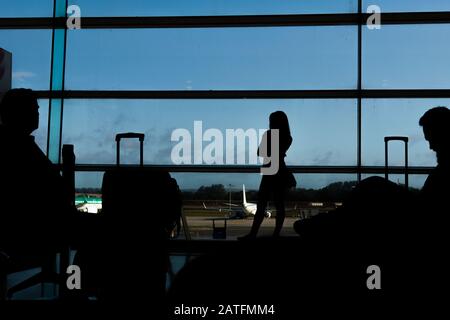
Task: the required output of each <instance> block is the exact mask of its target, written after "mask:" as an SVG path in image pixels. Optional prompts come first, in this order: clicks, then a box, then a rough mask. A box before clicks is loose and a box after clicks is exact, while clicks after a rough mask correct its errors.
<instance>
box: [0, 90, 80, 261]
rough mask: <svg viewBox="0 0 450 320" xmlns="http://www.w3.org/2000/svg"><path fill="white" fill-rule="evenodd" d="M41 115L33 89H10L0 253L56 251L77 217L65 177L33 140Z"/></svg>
mask: <svg viewBox="0 0 450 320" xmlns="http://www.w3.org/2000/svg"><path fill="white" fill-rule="evenodd" d="M38 109H39V105H38V102H37V99H36V96H35V95H34V93H33V92H32V90H29V89H12V90H10V91H8V92H7V93H6V94H5V96H4V97H3V99H2V101H1V103H0V119H1V125H0V150H1V151H0V152H1V153H0V177H1V180H0V203H1V206H2V210H1V212H0V225H1V226H2V232H0V248H1V249H2V250H4V251H6V252H7V253H9V254H11V253H14V252H19V253H23V252H24V251H26V252H32V253H34V252H37V251H41V250H53V249H54V246H55V245H57V244H62V241H65V240H64V238H65V237H67V236H68V229H69V225H68V224H67V222H68V219H69V216H70V214H73V211H72V210H73V206H72V204H71V203H70V202H69V200H68V197H67V193H66V192H65V191H64V190H65V189H64V183H63V180H62V177H61V176H60V174H59V172H58V170H57V169H55V168H54V166H53V165H52V163H51V162H50V161H49V160H48V158H47V157H46V156H45V154H44V153H43V152H42V151H41V149H40V148H39V147H38V145H37V144H36V143H35V141H34V137H33V136H32V135H31V134H32V132H33V131H35V130H36V129H37V128H38V126H39V111H38ZM66 240H67V239H66Z"/></svg>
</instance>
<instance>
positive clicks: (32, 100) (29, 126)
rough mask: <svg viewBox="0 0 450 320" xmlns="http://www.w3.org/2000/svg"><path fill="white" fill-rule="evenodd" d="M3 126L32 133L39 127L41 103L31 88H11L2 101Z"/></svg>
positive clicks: (20, 131)
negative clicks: (39, 103)
mask: <svg viewBox="0 0 450 320" xmlns="http://www.w3.org/2000/svg"><path fill="white" fill-rule="evenodd" d="M0 119H1V123H2V125H3V126H5V127H7V128H8V129H9V130H13V131H15V132H16V133H19V134H25V135H30V134H31V133H32V132H33V131H34V130H36V129H37V128H38V127H39V105H38V102H37V98H36V96H35V94H34V92H33V91H32V90H31V89H11V90H9V91H8V92H6V94H5V95H4V96H3V99H2V101H1V103H0Z"/></svg>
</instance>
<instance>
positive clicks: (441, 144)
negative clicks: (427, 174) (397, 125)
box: [419, 107, 450, 163]
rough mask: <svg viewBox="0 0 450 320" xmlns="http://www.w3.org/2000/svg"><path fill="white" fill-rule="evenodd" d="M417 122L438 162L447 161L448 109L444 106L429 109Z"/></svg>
mask: <svg viewBox="0 0 450 320" xmlns="http://www.w3.org/2000/svg"><path fill="white" fill-rule="evenodd" d="M419 124H420V125H421V126H422V127H423V133H424V135H425V139H426V140H427V141H428V142H429V144H430V149H431V150H433V151H435V152H436V156H437V160H438V163H442V162H443V161H444V162H445V161H449V160H450V158H449V155H450V110H449V109H448V108H446V107H436V108H433V109H430V110H428V111H427V112H426V113H425V114H424V115H423V116H422V118H420V121H419Z"/></svg>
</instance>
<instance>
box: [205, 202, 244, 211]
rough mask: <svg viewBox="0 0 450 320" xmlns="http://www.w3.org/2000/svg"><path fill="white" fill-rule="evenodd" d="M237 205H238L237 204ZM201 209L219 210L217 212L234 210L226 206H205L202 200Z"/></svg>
mask: <svg viewBox="0 0 450 320" xmlns="http://www.w3.org/2000/svg"><path fill="white" fill-rule="evenodd" d="M237 207H239V206H237ZM203 209H204V210H208V211H215V212H217V211H219V212H234V211H236V209H230V208H226V207H207V206H206V204H205V203H204V202H203Z"/></svg>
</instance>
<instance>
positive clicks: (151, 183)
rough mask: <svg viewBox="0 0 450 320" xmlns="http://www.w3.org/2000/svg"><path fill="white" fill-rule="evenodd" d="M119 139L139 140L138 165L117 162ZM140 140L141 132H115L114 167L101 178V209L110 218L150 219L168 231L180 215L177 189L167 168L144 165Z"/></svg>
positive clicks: (179, 197) (142, 137) (141, 139)
mask: <svg viewBox="0 0 450 320" xmlns="http://www.w3.org/2000/svg"><path fill="white" fill-rule="evenodd" d="M123 139H138V140H139V150H140V161H139V162H140V163H139V167H130V166H127V167H124V166H122V165H121V159H120V143H121V140H123ZM144 139H145V135H144V134H142V133H131V132H130V133H120V134H117V135H116V143H117V153H116V157H117V161H116V165H117V167H116V168H114V169H111V170H108V171H107V172H106V173H105V175H104V177H103V185H102V189H103V208H102V210H103V211H104V213H105V216H107V215H109V216H110V217H116V218H120V217H123V218H129V219H130V220H134V219H137V220H138V221H139V220H147V219H149V218H150V219H151V221H152V225H153V226H155V227H157V228H162V229H164V230H162V231H164V232H166V233H168V232H170V231H171V230H168V229H170V228H171V227H172V226H173V225H174V224H175V221H176V220H177V219H179V217H181V213H180V212H181V196H180V191H179V188H178V185H177V182H176V180H175V179H173V178H172V177H171V176H170V174H169V172H168V171H165V170H160V169H155V170H152V169H146V168H144V155H143V153H144V152H143V151H144V147H143V146H144ZM121 220H123V219H121ZM155 231H156V230H155ZM160 231H161V230H160Z"/></svg>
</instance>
